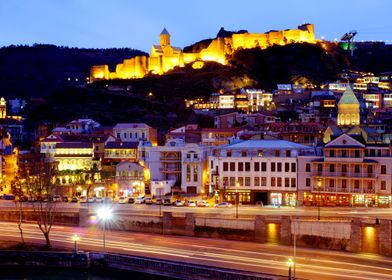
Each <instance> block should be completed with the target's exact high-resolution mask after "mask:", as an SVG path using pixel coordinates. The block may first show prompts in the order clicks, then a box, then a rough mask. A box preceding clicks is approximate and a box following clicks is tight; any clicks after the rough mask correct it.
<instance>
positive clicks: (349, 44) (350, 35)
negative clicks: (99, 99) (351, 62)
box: [340, 30, 358, 56]
mask: <svg viewBox="0 0 392 280" xmlns="http://www.w3.org/2000/svg"><path fill="white" fill-rule="evenodd" d="M357 33H358V32H357V31H356V30H351V31H349V32H347V33H345V34H344V35H343V36H342V38H340V40H341V41H345V42H347V50H348V51H351V56H353V54H354V47H353V46H352V45H353V41H354V37H355V35H357Z"/></svg>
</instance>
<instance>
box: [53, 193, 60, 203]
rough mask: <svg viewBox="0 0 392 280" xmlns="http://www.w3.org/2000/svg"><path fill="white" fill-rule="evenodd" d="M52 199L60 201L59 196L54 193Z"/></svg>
mask: <svg viewBox="0 0 392 280" xmlns="http://www.w3.org/2000/svg"><path fill="white" fill-rule="evenodd" d="M53 201H54V202H61V196H59V195H58V194H55V195H54V196H53Z"/></svg>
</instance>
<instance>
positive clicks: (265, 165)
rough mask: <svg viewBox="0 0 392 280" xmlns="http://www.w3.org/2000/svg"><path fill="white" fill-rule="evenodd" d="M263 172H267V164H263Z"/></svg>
mask: <svg viewBox="0 0 392 280" xmlns="http://www.w3.org/2000/svg"><path fill="white" fill-rule="evenodd" d="M261 171H267V163H266V162H262V163H261Z"/></svg>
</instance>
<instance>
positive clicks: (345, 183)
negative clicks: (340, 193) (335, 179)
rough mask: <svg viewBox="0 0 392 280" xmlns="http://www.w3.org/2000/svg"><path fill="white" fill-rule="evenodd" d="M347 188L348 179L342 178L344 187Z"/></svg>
mask: <svg viewBox="0 0 392 280" xmlns="http://www.w3.org/2000/svg"><path fill="white" fill-rule="evenodd" d="M345 188H347V180H346V179H343V180H342V189H345Z"/></svg>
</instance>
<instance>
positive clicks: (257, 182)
mask: <svg viewBox="0 0 392 280" xmlns="http://www.w3.org/2000/svg"><path fill="white" fill-rule="evenodd" d="M254 185H255V187H259V186H260V177H255V178H254Z"/></svg>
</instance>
